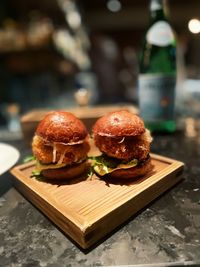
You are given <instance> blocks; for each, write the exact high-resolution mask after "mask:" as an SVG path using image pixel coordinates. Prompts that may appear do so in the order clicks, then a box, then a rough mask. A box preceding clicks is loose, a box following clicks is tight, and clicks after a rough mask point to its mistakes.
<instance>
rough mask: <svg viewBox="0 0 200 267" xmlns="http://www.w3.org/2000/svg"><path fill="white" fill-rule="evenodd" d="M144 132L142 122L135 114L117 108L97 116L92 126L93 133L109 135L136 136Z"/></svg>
mask: <svg viewBox="0 0 200 267" xmlns="http://www.w3.org/2000/svg"><path fill="white" fill-rule="evenodd" d="M144 132H145V126H144V122H143V121H142V119H140V117H138V116H137V115H135V114H133V113H131V112H129V111H126V110H119V111H115V112H110V113H108V114H106V115H105V116H103V117H101V118H99V119H98V120H97V121H96V123H95V124H94V126H93V134H94V135H101V136H109V137H126V136H137V135H141V134H143V133H144Z"/></svg>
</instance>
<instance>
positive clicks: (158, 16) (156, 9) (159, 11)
mask: <svg viewBox="0 0 200 267" xmlns="http://www.w3.org/2000/svg"><path fill="white" fill-rule="evenodd" d="M159 20H167V19H166V16H165V11H164V0H151V2H150V21H151V24H153V23H154V22H156V21H159Z"/></svg>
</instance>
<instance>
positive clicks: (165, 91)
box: [139, 74, 176, 122]
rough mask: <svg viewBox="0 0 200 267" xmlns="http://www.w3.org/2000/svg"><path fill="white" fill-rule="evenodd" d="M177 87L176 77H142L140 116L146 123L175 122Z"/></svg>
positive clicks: (152, 75)
mask: <svg viewBox="0 0 200 267" xmlns="http://www.w3.org/2000/svg"><path fill="white" fill-rule="evenodd" d="M175 85H176V78H175V75H167V76H166V75H162V74H142V75H140V77H139V106H140V115H141V116H142V117H143V119H144V120H145V121H149V122H159V121H163V120H173V117H174V102H175Z"/></svg>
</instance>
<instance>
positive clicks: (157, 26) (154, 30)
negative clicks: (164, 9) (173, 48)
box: [147, 21, 174, 46]
mask: <svg viewBox="0 0 200 267" xmlns="http://www.w3.org/2000/svg"><path fill="white" fill-rule="evenodd" d="M173 41H174V34H173V31H172V28H171V26H170V25H169V23H167V22H166V21H158V22H156V23H154V24H153V26H151V28H150V29H149V30H148V32H147V42H148V43H150V44H152V45H157V46H167V45H170V44H172V43H173Z"/></svg>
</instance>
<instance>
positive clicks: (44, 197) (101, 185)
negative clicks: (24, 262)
mask: <svg viewBox="0 0 200 267" xmlns="http://www.w3.org/2000/svg"><path fill="white" fill-rule="evenodd" d="M151 157H152V163H153V165H154V169H153V171H152V172H151V173H149V174H148V175H146V176H144V177H142V178H138V179H136V180H133V181H132V182H130V181H129V182H126V183H124V182H123V181H115V182H114V181H106V182H105V181H104V180H100V179H99V178H98V177H96V176H95V175H94V176H93V177H92V179H88V178H86V177H79V178H77V179H75V180H71V181H65V182H60V183H59V182H57V183H56V182H54V183H53V182H51V181H49V182H47V181H44V180H39V179H36V178H31V172H32V170H33V169H34V162H31V163H26V164H22V165H19V166H17V167H14V168H13V169H12V170H11V173H12V174H13V175H14V178H15V179H14V184H15V186H16V188H17V189H18V190H19V191H21V193H22V194H23V195H24V196H25V197H26V198H27V199H28V200H30V201H31V202H32V203H33V204H34V205H35V206H36V207H37V208H39V209H40V210H41V211H42V212H43V213H44V214H45V215H46V216H47V217H48V218H49V219H50V220H52V221H53V222H54V223H55V224H56V225H57V226H58V227H60V228H61V229H62V230H63V231H64V232H65V233H66V234H67V235H69V236H70V237H71V238H72V239H73V240H75V241H76V242H77V243H78V244H79V245H80V246H81V247H82V248H88V247H90V246H91V245H93V244H94V243H96V242H97V241H98V240H100V239H101V238H103V237H104V236H105V235H106V234H108V233H109V232H110V231H111V230H113V229H114V228H116V227H117V226H119V225H120V224H122V223H123V222H125V221H126V220H127V219H129V218H130V217H131V216H132V215H133V214H135V213H136V212H137V211H139V210H140V209H142V208H143V207H145V206H146V205H147V204H148V203H150V202H151V201H152V200H154V199H155V198H157V197H158V196H159V195H161V194H162V193H163V192H165V191H166V190H167V189H169V188H170V187H172V186H173V185H175V184H176V183H177V182H178V181H179V180H181V173H182V170H183V166H184V164H183V163H182V162H179V161H176V160H172V159H170V158H166V157H162V156H159V155H155V154H152V155H151Z"/></svg>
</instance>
